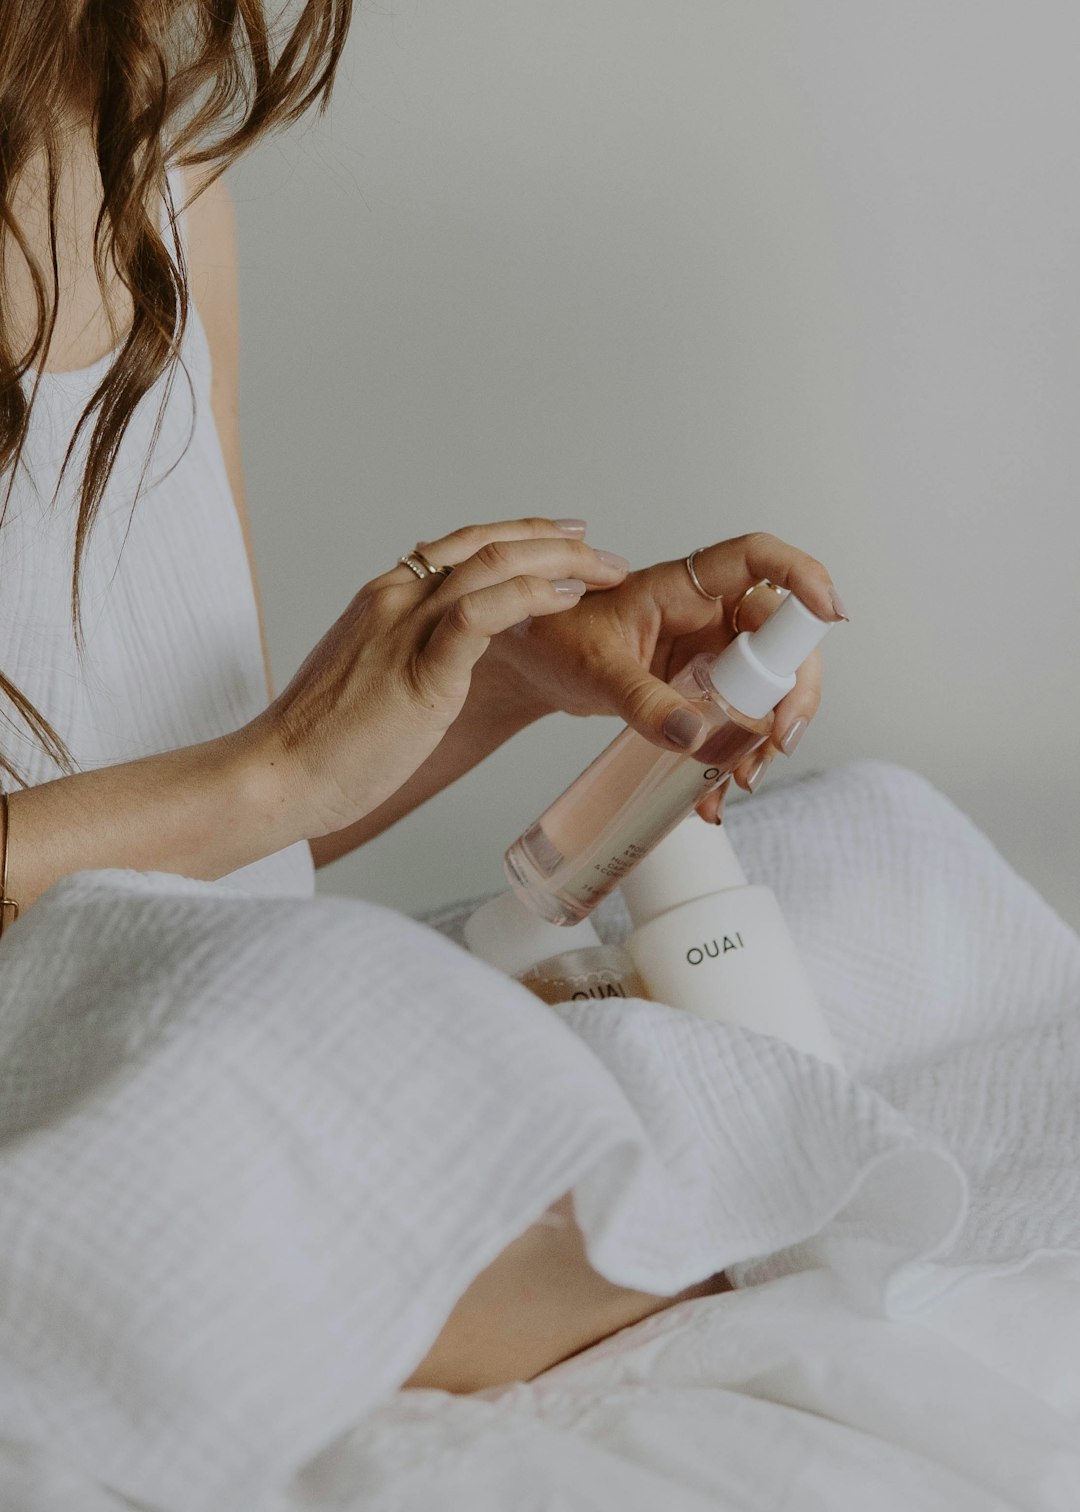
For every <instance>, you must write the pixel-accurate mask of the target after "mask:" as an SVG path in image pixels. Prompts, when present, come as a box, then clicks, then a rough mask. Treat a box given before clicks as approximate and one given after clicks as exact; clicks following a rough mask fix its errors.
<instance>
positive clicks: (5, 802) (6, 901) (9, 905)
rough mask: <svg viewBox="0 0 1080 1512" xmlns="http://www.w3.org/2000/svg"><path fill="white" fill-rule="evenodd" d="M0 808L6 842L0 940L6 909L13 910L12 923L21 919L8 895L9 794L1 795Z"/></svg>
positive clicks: (0, 867) (0, 871)
mask: <svg viewBox="0 0 1080 1512" xmlns="http://www.w3.org/2000/svg"><path fill="white" fill-rule="evenodd" d="M0 806H2V807H3V810H4V841H3V850H2V851H0V858H2V859H0V939H2V938H3V935H4V924H5V918H4V909H5V908H10V909H11V910H12V915H11V922H12V923H13V924H14V922H15V920H16V919H17V918H18V917H19V905H18V903H16V901H15V899H14V898H9V897H8V895H7V865H8V827H9V824H10V821H11V810H10V809H9V807H8V795H7V793H0Z"/></svg>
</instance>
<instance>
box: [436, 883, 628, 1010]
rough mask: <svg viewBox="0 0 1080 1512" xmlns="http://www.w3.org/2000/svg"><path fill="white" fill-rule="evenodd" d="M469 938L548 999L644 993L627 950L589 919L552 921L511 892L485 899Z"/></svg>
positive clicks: (480, 952) (476, 950) (479, 951)
mask: <svg viewBox="0 0 1080 1512" xmlns="http://www.w3.org/2000/svg"><path fill="white" fill-rule="evenodd" d="M465 943H466V945H468V947H469V949H470V950H471V951H472V953H473V955H476V956H479V957H480V959H481V960H484V961H487V962H488V963H489V964H490V965H492V966H498V967H499V969H500V970H501V971H505V972H506V973H507V974H508V975H509V976H512V977H516V978H517V980H518V981H519V982H520V983H521V985H522V986H523V987H527V988H528V989H529V991H530V992H532V993H534V994H535V995H536V996H537V997H538V998H540V999H542V1001H543V1002H545V1003H567V1002H571V1001H585V1000H588V999H592V1000H594V1001H600V1000H603V999H605V998H632V997H644V996H645V989H644V987H643V986H642V983H641V979H640V977H639V976H638V972H637V967H636V966H635V965H634V963H633V961H632V960H631V959H630V957H629V955H627V953H626V951H625V950H623V948H622V947H621V946H620V945H605V944H603V943H602V941H601V939H600V936H599V935H598V934H597V933H596V930H595V929H594V928H593V927H592V925H591V924H590V923H589V922H588V920H584V921H583V922H582V923H580V924H574V925H571V926H559V925H556V924H549V923H547V921H546V920H544V919H541V918H540V917H539V915H537V914H534V913H533V912H532V910H531V909H529V908H526V907H525V905H524V904H523V903H521V902H519V900H518V899H517V898H516V897H515V896H514V894H513V893H500V895H499V896H498V897H497V898H492V899H491V901H490V902H488V903H483V904H481V906H480V907H479V908H478V909H477V910H476V912H475V913H474V914H472V915H471V917H470V918H469V919H468V920H467V922H466V924H465Z"/></svg>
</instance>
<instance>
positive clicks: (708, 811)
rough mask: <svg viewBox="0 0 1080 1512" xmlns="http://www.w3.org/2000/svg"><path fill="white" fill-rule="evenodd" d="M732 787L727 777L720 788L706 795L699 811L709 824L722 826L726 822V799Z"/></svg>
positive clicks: (699, 805)
mask: <svg viewBox="0 0 1080 1512" xmlns="http://www.w3.org/2000/svg"><path fill="white" fill-rule="evenodd" d="M730 786H731V778H730V777H725V778H724V780H723V782H722V783H721V784H720V786H719V787H718V788H713V790H712V792H711V793H706V794H705V796H704V798H703V799H702V800H701V802H700V803H699V804H698V806H697V811H698V813H699V814H700V815H701V817H702V818H703V819H704V820H705V821H706V823H708V824H722V823H723V822H724V799H725V798H726V797H727V795H728V788H729V787H730Z"/></svg>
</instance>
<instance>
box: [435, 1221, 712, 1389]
mask: <svg viewBox="0 0 1080 1512" xmlns="http://www.w3.org/2000/svg"><path fill="white" fill-rule="evenodd" d="M554 1210H555V1211H556V1212H557V1213H559V1214H561V1215H562V1216H564V1217H565V1218H566V1220H567V1221H566V1224H565V1226H563V1227H560V1228H554V1227H547V1226H546V1225H542V1224H534V1225H533V1226H532V1227H531V1228H528V1229H526V1230H525V1232H524V1234H522V1235H520V1237H519V1238H517V1239H515V1240H514V1241H513V1242H512V1243H511V1244H509V1245H507V1247H506V1249H504V1250H503V1252H502V1254H500V1255H498V1256H497V1257H496V1259H495V1260H493V1261H492V1263H491V1264H490V1265H489V1266H488V1267H487V1269H486V1270H484V1271H481V1273H480V1274H479V1275H478V1276H477V1278H476V1280H475V1281H474V1282H473V1283H472V1285H471V1286H470V1287H469V1289H468V1290H467V1291H466V1292H465V1294H464V1295H463V1296H462V1297H461V1299H460V1300H459V1301H458V1303H457V1306H456V1307H455V1308H454V1310H453V1312H452V1313H451V1314H450V1316H449V1318H448V1319H447V1320H446V1325H445V1327H444V1328H443V1331H442V1333H441V1334H440V1335H439V1337H438V1338H437V1339H436V1340H435V1343H434V1344H433V1345H432V1347H431V1350H430V1351H429V1353H428V1354H427V1355H426V1356H425V1357H424V1359H423V1360H422V1361H421V1362H420V1365H419V1366H418V1367H417V1369H416V1370H415V1371H414V1373H413V1374H412V1375H411V1376H410V1377H409V1379H408V1380H407V1381H406V1382H405V1385H406V1386H420V1387H424V1386H426V1387H437V1388H439V1389H441V1390H443V1391H455V1392H468V1391H480V1390H482V1389H483V1388H484V1387H487V1386H501V1385H503V1384H505V1383H506V1382H508V1381H528V1380H531V1378H532V1377H533V1376H535V1375H539V1373H540V1372H541V1371H542V1370H547V1369H549V1368H550V1367H551V1366H552V1365H555V1364H557V1363H558V1361H559V1360H564V1359H566V1358H567V1357H568V1356H570V1355H572V1354H577V1352H578V1351H579V1350H581V1349H585V1348H587V1347H588V1346H589V1345H590V1344H595V1343H597V1342H598V1340H600V1339H604V1338H607V1336H608V1335H609V1334H613V1333H616V1332H617V1331H618V1330H619V1329H620V1328H626V1327H627V1326H628V1325H629V1324H631V1323H637V1322H639V1321H640V1320H641V1319H642V1318H646V1317H648V1316H649V1314H650V1313H654V1312H660V1311H662V1309H664V1308H665V1307H671V1306H673V1305H674V1304H675V1303H676V1302H682V1301H684V1300H685V1299H686V1298H688V1297H704V1296H708V1295H710V1294H711V1293H714V1292H721V1291H728V1290H729V1289H730V1282H729V1281H728V1280H727V1278H726V1277H725V1276H724V1275H723V1274H722V1273H720V1274H717V1275H715V1276H712V1277H710V1278H709V1279H708V1280H706V1281H702V1282H699V1283H698V1285H696V1286H691V1287H688V1288H687V1290H686V1291H683V1292H680V1293H679V1294H678V1296H675V1297H658V1296H655V1295H653V1293H652V1292H641V1291H632V1290H630V1289H629V1288H627V1287H624V1286H614V1285H612V1283H611V1282H610V1281H605V1279H604V1278H603V1276H600V1275H598V1274H597V1273H596V1271H594V1270H593V1268H592V1266H591V1265H590V1264H589V1262H588V1260H587V1259H586V1256H585V1245H584V1241H583V1240H582V1236H581V1230H580V1229H579V1228H578V1226H577V1224H576V1223H575V1222H574V1221H573V1215H572V1208H571V1203H570V1197H569V1195H567V1196H565V1197H563V1198H562V1199H561V1200H560V1201H559V1202H557V1203H556V1204H555V1209H554Z"/></svg>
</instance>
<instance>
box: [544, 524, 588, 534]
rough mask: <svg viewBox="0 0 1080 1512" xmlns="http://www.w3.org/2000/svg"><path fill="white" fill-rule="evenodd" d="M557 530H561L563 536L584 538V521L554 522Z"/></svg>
mask: <svg viewBox="0 0 1080 1512" xmlns="http://www.w3.org/2000/svg"><path fill="white" fill-rule="evenodd" d="M551 523H552V524H553V525H554V526H555V529H556V530H561V531H562V533H563V535H572V536H583V535H584V534H585V521H584V520H552V522H551Z"/></svg>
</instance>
